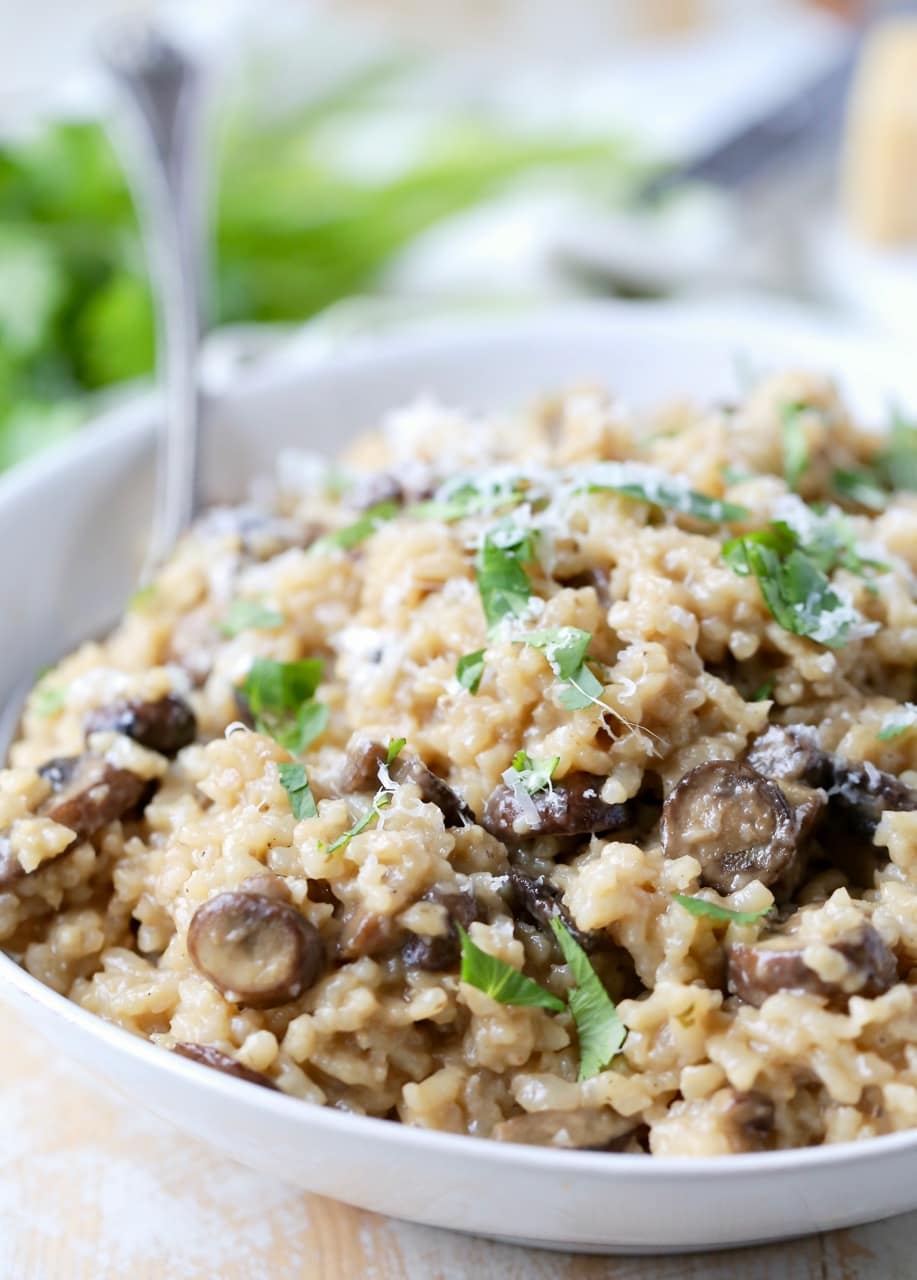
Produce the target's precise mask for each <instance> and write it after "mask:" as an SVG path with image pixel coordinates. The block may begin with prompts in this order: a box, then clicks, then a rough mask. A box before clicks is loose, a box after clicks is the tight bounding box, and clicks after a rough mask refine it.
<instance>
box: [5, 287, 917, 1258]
mask: <svg viewBox="0 0 917 1280" xmlns="http://www.w3.org/2000/svg"><path fill="white" fill-rule="evenodd" d="M743 358H744V359H746V360H749V361H751V362H752V363H753V364H754V365H755V366H756V367H757V368H759V369H764V368H767V367H773V368H779V367H783V366H786V365H796V366H799V365H804V366H810V367H814V368H821V369H828V370H831V371H832V372H833V373H835V374H836V375H837V377H838V380H839V381H840V382H841V384H842V386H843V388H844V391H845V393H846V394H847V395H848V396H849V397H850V400H851V402H852V403H853V405H854V406H855V407H856V408H857V410H859V411H861V412H863V413H865V414H866V415H868V416H871V417H874V418H877V419H878V418H881V417H882V416H883V415H884V412H885V410H886V407H887V403H888V401H889V399H890V398H897V399H899V400H900V401H901V402H903V403H904V404H910V405H911V406H915V405H917V370H915V369H914V365H913V361H912V360H909V359H908V358H907V357H902V356H900V355H896V354H895V353H893V352H889V351H887V350H885V349H882V348H878V347H876V346H872V345H870V344H869V343H867V342H865V341H863V340H859V339H856V338H851V337H849V336H845V335H842V334H835V333H831V332H827V331H825V330H821V331H812V330H807V329H804V328H800V327H799V326H798V325H790V324H787V323H786V322H784V321H778V322H760V321H753V320H751V319H749V318H748V317H747V316H746V317H744V318H743V317H741V316H739V317H736V316H730V315H724V314H721V313H720V314H717V313H715V312H714V313H709V312H705V311H703V310H690V311H689V310H680V309H671V308H669V309H666V308H654V307H649V308H646V307H639V308H627V307H624V308H621V307H616V308H607V307H602V308H589V309H577V310H575V311H566V312H561V313H554V314H552V315H550V316H546V317H541V318H536V319H531V320H525V321H514V322H511V323H506V322H501V323H492V322H487V323H477V324H475V325H473V326H471V325H469V324H464V325H463V326H461V327H460V328H456V327H454V326H450V327H449V328H441V329H437V330H432V329H429V328H428V329H427V330H426V331H425V332H424V333H420V334H419V333H416V332H415V333H412V334H408V335H402V336H400V337H394V338H388V339H386V340H384V341H381V342H375V343H374V342H372V341H363V342H361V343H360V344H356V345H352V346H351V347H349V348H348V349H347V350H345V351H342V352H341V353H339V354H337V355H335V356H333V357H330V358H327V359H326V360H325V361H324V362H323V363H320V364H318V365H315V366H313V367H308V366H306V367H303V365H302V364H301V363H300V364H298V365H297V364H296V363H295V362H294V363H293V364H290V363H289V362H287V363H283V362H281V363H279V364H276V363H275V365H274V366H273V367H268V368H261V369H260V371H259V369H258V368H257V367H255V368H254V369H252V370H251V371H249V373H248V374H247V375H242V376H240V378H239V381H238V385H237V386H236V387H235V388H233V389H232V391H231V394H226V395H224V396H222V397H220V398H219V399H217V400H216V401H211V403H210V404H209V405H208V413H207V437H206V449H205V456H206V465H205V472H206V489H207V493H208V495H209V496H210V497H211V498H239V497H241V496H242V495H243V494H244V493H245V490H246V488H247V485H248V483H249V481H250V478H251V477H252V476H253V475H256V474H257V473H259V472H266V471H268V470H269V469H270V467H271V464H272V459H273V457H274V455H275V454H276V452H277V450H278V449H280V448H282V447H287V446H291V445H301V446H304V447H308V448H312V449H315V448H319V449H326V450H328V451H329V452H334V451H335V450H337V449H338V448H339V447H340V445H341V444H342V443H343V442H344V441H345V440H346V439H347V438H348V437H350V436H351V435H353V434H355V433H356V432H357V431H359V430H360V429H362V428H365V427H366V426H368V425H369V424H371V423H372V422H373V421H374V420H375V419H376V417H377V415H378V414H379V413H380V412H381V411H383V410H385V409H387V408H389V407H391V406H393V405H397V404H399V403H403V402H404V401H406V400H409V399H410V398H412V397H414V396H416V395H417V394H418V393H419V392H432V393H435V394H437V395H438V396H440V397H441V398H443V399H445V400H447V401H451V402H454V403H458V404H462V405H466V406H469V407H471V408H479V407H482V408H486V407H497V406H503V405H507V404H510V405H512V404H516V403H521V402H524V401H525V400H526V399H527V398H528V397H531V396H532V395H534V394H536V393H538V392H541V391H545V390H548V389H552V388H554V389H556V388H558V387H563V386H564V385H568V384H570V383H571V382H576V381H581V380H583V379H589V380H592V381H597V380H598V381H602V382H603V383H607V384H608V385H609V386H611V387H614V388H616V389H617V390H618V391H619V392H620V393H621V395H622V397H623V398H624V399H625V400H627V401H630V402H632V403H634V404H638V405H640V404H648V403H653V402H656V401H659V400H660V399H662V398H665V397H668V396H670V395H672V394H674V393H682V392H687V393H689V394H693V395H696V396H698V397H700V398H701V399H702V400H710V399H713V398H718V397H730V396H734V395H735V394H736V391H737V385H736V384H737V375H736V369H737V365H738V364H739V362H740V361H741V360H742V359H743ZM152 424H153V409H152V407H151V405H150V403H149V402H148V401H147V402H140V403H138V404H136V405H133V406H131V407H129V408H127V409H125V410H121V411H119V412H118V413H117V414H116V415H114V416H113V417H112V418H110V419H109V420H108V421H107V422H105V423H102V424H100V425H99V426H98V427H97V428H96V429H94V430H90V431H88V432H86V433H85V434H84V435H83V436H81V437H80V438H79V439H78V440H76V441H75V442H74V443H73V444H71V445H69V446H67V447H65V448H63V449H61V450H59V451H58V452H57V453H54V454H52V455H50V456H48V457H46V458H43V459H40V460H39V461H37V462H35V463H34V464H32V465H31V466H27V467H24V468H22V469H21V470H19V471H16V472H14V473H13V474H12V475H10V476H8V477H6V478H5V479H3V480H2V481H0V618H2V620H3V621H2V625H3V630H2V662H0V701H2V702H4V703H8V702H9V701H10V699H11V697H12V696H13V692H14V690H15V688H16V687H17V685H18V684H19V683H20V682H21V681H22V679H23V678H25V677H28V676H30V675H32V674H34V672H35V670H36V668H37V667H38V666H39V665H40V664H41V663H43V662H45V661H47V660H48V659H49V658H53V657H55V656H57V655H58V654H60V653H61V652H62V651H63V650H65V649H66V648H67V647H68V646H70V645H72V644H74V643H77V642H78V641H80V640H82V639H85V638H86V637H87V636H89V635H91V634H93V633H94V632H97V631H98V630H99V629H101V628H103V627H104V626H106V625H108V624H109V623H110V622H111V621H112V620H113V619H114V618H115V617H116V616H117V614H118V613H119V611H120V609H121V607H122V604H123V601H124V600H125V599H126V597H127V595H128V593H129V591H130V589H131V586H132V583H133V579H134V575H135V573H136V567H137V564H138V562H139V557H140V552H141V550H142V543H143V534H144V529H145V524H146V519H147V515H148V510H149V505H150V504H149V488H150V486H149V464H150V457H151V428H152ZM0 997H2V999H3V1000H8V1001H12V1003H13V1004H14V1005H16V1006H17V1007H18V1008H19V1009H21V1011H22V1012H23V1013H24V1014H25V1015H26V1017H27V1018H28V1020H29V1021H30V1022H31V1024H32V1025H34V1027H35V1028H36V1030H37V1031H40V1032H42V1033H44V1034H45V1035H46V1037H47V1039H48V1041H49V1050H48V1051H49V1053H50V1052H54V1053H62V1054H66V1055H68V1056H71V1055H72V1056H73V1057H74V1058H77V1059H79V1060H81V1061H83V1062H84V1063H87V1064H89V1066H90V1067H91V1068H93V1069H94V1070H96V1071H97V1072H98V1074H99V1076H100V1077H101V1078H103V1079H105V1080H107V1081H109V1082H110V1083H111V1084H113V1085H114V1086H115V1087H116V1088H117V1089H119V1090H120V1091H121V1092H123V1093H124V1094H125V1095H127V1096H128V1097H129V1098H130V1099H131V1101H132V1103H133V1105H135V1106H138V1107H143V1108H147V1109H149V1110H151V1111H153V1112H154V1113H155V1114H157V1115H159V1116H161V1117H162V1118H163V1119H164V1120H168V1121H172V1122H174V1124H175V1125H176V1126H178V1128H179V1129H183V1130H185V1131H187V1132H190V1133H193V1134H194V1135H195V1136H196V1137H198V1138H202V1139H205V1140H206V1141H209V1142H211V1143H213V1144H214V1145H215V1146H217V1147H220V1148H222V1149H223V1150H224V1151H226V1152H228V1153H229V1154H230V1155H232V1156H233V1157H235V1158H236V1159H238V1160H240V1161H242V1162H243V1163H245V1164H248V1165H250V1166H252V1167H253V1168H255V1169H261V1170H264V1171H265V1173H268V1174H270V1175H272V1176H276V1175H279V1176H281V1177H283V1178H286V1179H288V1180H289V1181H291V1182H293V1183H296V1184H297V1185H298V1186H301V1187H303V1188H305V1189H307V1190H309V1191H315V1192H320V1193H321V1194H323V1195H327V1196H333V1197H335V1198H337V1199H340V1200H346V1201H349V1202H350V1203H352V1204H356V1205H360V1206H362V1207H364V1208H367V1209H374V1210H377V1211H379V1212H381V1213H386V1214H391V1215H394V1216H397V1217H402V1218H409V1219H412V1220H414V1221H417V1222H423V1223H428V1224H431V1225H436V1226H444V1227H452V1228H456V1229H458V1230H462V1231H471V1232H479V1233H482V1234H486V1235H490V1236H497V1237H501V1238H504V1239H508V1240H516V1241H524V1242H526V1243H529V1244H535V1245H545V1246H553V1247H556V1248H565V1249H578V1250H593V1251H622V1252H624V1251H629V1252H662V1251H672V1250H678V1249H700V1248H704V1249H707V1248H715V1247H720V1246H726V1245H735V1244H745V1243H753V1242H759V1241H765V1240H773V1239H777V1238H780V1237H786V1236H792V1235H799V1234H804V1233H807V1232H811V1231H816V1230H822V1229H827V1228H832V1227H840V1226H846V1225H850V1224H853V1223H857V1222H864V1221H868V1220H870V1219H875V1218H881V1217H884V1216H888V1215H891V1214H894V1213H898V1212H901V1211H904V1210H908V1209H912V1208H914V1207H915V1206H917V1132H915V1133H903V1134H898V1135H894V1136H891V1137H886V1138H877V1139H871V1140H868V1141H864V1142H861V1143H857V1144H842V1145H836V1146H829V1147H822V1148H817V1149H811V1150H805V1151H793V1152H774V1153H765V1154H762V1155H744V1156H733V1157H723V1158H719V1159H712V1160H709V1161H702V1160H696V1159H685V1160H673V1159H651V1158H641V1157H635V1156H624V1155H602V1154H596V1153H589V1152H582V1153H579V1152H552V1151H548V1150H540V1149H537V1148H531V1147H519V1146H509V1145H502V1144H499V1143H495V1142H494V1143H491V1142H484V1141H481V1140H478V1139H474V1138H465V1137H455V1136H452V1135H444V1134H438V1133H433V1132H429V1131H422V1130H418V1129H409V1128H406V1127H404V1126H400V1125H396V1124H391V1123H388V1122H385V1121H381V1120H369V1119H362V1118H358V1117H354V1116H347V1115H342V1114H339V1113H337V1112H334V1111H330V1110H325V1109H323V1108H320V1107H312V1106H307V1105H305V1104H303V1103H301V1102H297V1101H295V1100H294V1099H292V1098H287V1097H284V1096H282V1095H280V1094H272V1093H269V1092H267V1091H265V1090H262V1089H257V1088H252V1087H251V1086H250V1085H247V1084H245V1083H242V1082H239V1081H236V1080H233V1079H229V1078H227V1077H225V1076H221V1075H219V1074H218V1073H216V1072H214V1071H211V1070H208V1069H207V1068H206V1067H202V1066H199V1065H197V1064H195V1063H192V1062H188V1061H185V1060H184V1059H181V1058H178V1057H174V1056H172V1055H170V1054H168V1053H165V1052H163V1051H162V1050H161V1049H157V1048H154V1047H153V1046H152V1045H150V1044H147V1043H145V1042H144V1041H142V1040H139V1039H136V1038H134V1037H132V1036H130V1035H128V1034H127V1033H126V1032H124V1031H121V1030H118V1029H117V1028H115V1027H112V1026H109V1025H107V1024H106V1023H104V1022H102V1021H101V1020H99V1019H97V1018H95V1017H93V1016H92V1015H91V1014H89V1013H85V1012H84V1011H83V1010H81V1009H79V1008H77V1007H76V1006H75V1005H72V1004H70V1003H69V1002H68V1001H66V1000H64V999H63V998H62V997H61V996H59V995H56V994H55V993H54V992H52V991H50V990H48V989H47V988H45V987H43V986H42V985H41V984H40V983H38V982H37V981H36V980H35V979H34V978H32V977H30V976H29V975H28V974H26V973H25V972H24V971H23V970H21V969H20V968H18V966H16V965H15V964H14V963H13V962H12V961H11V960H9V959H8V958H7V957H2V956H0ZM175 1141H176V1142H180V1141H181V1137H180V1135H179V1134H178V1133H177V1132H176V1135H175Z"/></svg>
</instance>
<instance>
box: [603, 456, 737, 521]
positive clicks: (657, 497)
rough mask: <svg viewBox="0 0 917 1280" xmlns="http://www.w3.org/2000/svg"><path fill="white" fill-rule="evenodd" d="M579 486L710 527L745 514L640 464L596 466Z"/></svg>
mask: <svg viewBox="0 0 917 1280" xmlns="http://www.w3.org/2000/svg"><path fill="white" fill-rule="evenodd" d="M580 487H581V488H582V489H584V490H585V491H586V492H587V493H617V494H620V495H621V496H622V497H624V498H634V499H636V500H637V501H638V502H649V503H651V504H652V505H653V506H656V507H666V508H668V509H669V510H671V511H678V512H680V513H681V514H682V515H686V516H694V518H695V519H696V520H707V521H710V522H712V523H714V524H728V523H729V522H730V521H732V520H744V519H745V518H746V517H747V516H748V514H749V512H748V511H747V510H746V508H745V507H740V506H738V505H737V504H736V503H734V502H726V501H724V500H723V499H722V498H711V497H709V496H708V495H707V494H705V493H696V492H695V491H694V490H693V489H691V488H689V486H688V485H687V484H685V483H684V481H682V480H680V479H679V478H678V477H677V476H672V475H669V474H668V473H667V472H665V471H661V470H659V469H658V468H657V467H650V466H646V465H643V464H641V463H633V462H600V463H597V464H595V465H594V466H591V467H589V468H588V470H587V471H586V473H585V476H584V480H583V483H582V485H581V486H580Z"/></svg>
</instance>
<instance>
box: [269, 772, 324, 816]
mask: <svg viewBox="0 0 917 1280" xmlns="http://www.w3.org/2000/svg"><path fill="white" fill-rule="evenodd" d="M277 772H278V773H279V774H280V781H281V784H282V786H283V789H284V791H285V792H286V793H287V795H288V796H289V798H290V808H291V809H292V810H293V817H294V818H295V819H296V821H297V822H302V820H303V818H314V817H315V815H316V814H317V813H318V809H317V808H316V807H315V798H314V797H313V795H312V789H311V788H310V786H309V779H308V778H307V777H306V766H305V765H303V764H279V765H278V766H277Z"/></svg>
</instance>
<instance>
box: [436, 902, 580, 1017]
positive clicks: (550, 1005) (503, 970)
mask: <svg viewBox="0 0 917 1280" xmlns="http://www.w3.org/2000/svg"><path fill="white" fill-rule="evenodd" d="M456 928H457V929H458V931H459V938H460V939H461V943H462V972H461V978H462V982H467V983H468V985H469V986H471V987H477V989H478V991H483V992H484V994H485V995H488V996H490V998H491V1000H496V1001H498V1002H499V1003H500V1004H512V1005H522V1006H527V1007H535V1008H540V1009H552V1010H554V1012H555V1013H562V1012H563V1010H564V1008H565V1007H566V1006H565V1005H564V1002H563V1000H561V999H560V997H559V996H555V995H552V994H551V992H550V991H546V990H545V989H544V987H541V986H539V985H538V983H537V982H533V981H532V979H531V978H527V977H526V976H525V974H524V973H520V972H519V970H518V969H514V968H513V966H512V965H510V964H507V963H506V961H505V960H498V959H497V957H496V956H491V955H488V954H487V952H486V951H482V950H481V948H480V947H479V946H477V945H476V944H475V943H474V942H472V941H471V939H470V938H469V936H468V934H467V933H466V932H465V930H464V929H463V928H462V926H461V925H460V924H459V925H456Z"/></svg>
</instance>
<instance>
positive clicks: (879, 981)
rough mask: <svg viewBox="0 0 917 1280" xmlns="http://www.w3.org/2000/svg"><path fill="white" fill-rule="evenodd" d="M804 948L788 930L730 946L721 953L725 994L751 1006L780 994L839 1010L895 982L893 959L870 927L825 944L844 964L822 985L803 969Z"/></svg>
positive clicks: (821, 981)
mask: <svg viewBox="0 0 917 1280" xmlns="http://www.w3.org/2000/svg"><path fill="white" fill-rule="evenodd" d="M810 941H817V939H811V940H810ZM806 945H807V942H806V940H805V939H803V938H801V937H799V936H798V935H797V934H796V932H795V931H794V930H793V929H792V927H791V928H788V929H787V930H786V931H784V932H779V931H775V932H774V933H772V934H769V935H766V936H765V937H763V938H760V939H759V940H758V941H757V942H734V943H732V944H731V945H730V946H729V947H728V948H727V951H726V974H727V984H728V988H729V991H730V992H731V993H732V994H733V995H736V996H738V997H739V999H740V1000H744V1002H745V1003H746V1004H751V1005H754V1006H755V1007H756V1008H760V1006H761V1005H762V1004H764V1001H765V1000H766V999H767V998H768V996H772V995H776V994H777V993H778V992H781V991H793V992H798V993H804V994H807V995H815V996H825V997H826V998H827V999H828V1000H829V1002H830V1003H832V1004H834V1005H840V1006H845V1005H846V1003H847V1000H848V999H849V997H850V996H852V995H858V996H867V997H872V996H880V995H882V994H883V992H885V991H888V990H889V988H890V987H892V986H894V984H895V983H896V982H897V980H898V965H897V961H896V960H895V957H894V955H893V953H892V952H891V950H890V949H889V948H888V947H887V946H886V944H885V942H884V941H883V940H882V938H881V937H880V936H879V934H878V932H877V931H876V930H875V929H874V928H873V926H872V925H871V924H866V923H864V924H863V925H861V926H860V927H859V928H858V929H857V930H856V931H855V932H853V933H851V934H850V935H849V936H847V937H844V938H840V939H838V940H837V941H835V942H831V943H828V944H827V945H829V946H830V947H831V949H832V950H833V951H836V952H838V954H839V955H841V956H842V957H843V959H844V960H845V961H846V962H847V965H846V972H845V973H844V975H843V976H842V977H840V978H838V979H836V980H831V981H825V980H824V979H823V978H822V977H820V975H819V974H817V973H816V972H815V970H814V969H810V968H809V966H808V965H807V964H806V959H805V952H806Z"/></svg>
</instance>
